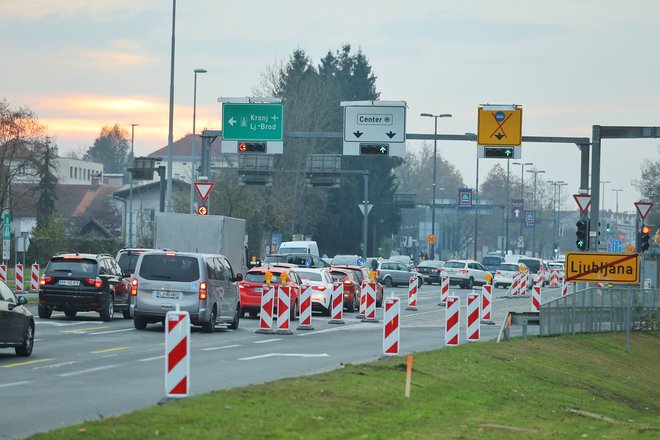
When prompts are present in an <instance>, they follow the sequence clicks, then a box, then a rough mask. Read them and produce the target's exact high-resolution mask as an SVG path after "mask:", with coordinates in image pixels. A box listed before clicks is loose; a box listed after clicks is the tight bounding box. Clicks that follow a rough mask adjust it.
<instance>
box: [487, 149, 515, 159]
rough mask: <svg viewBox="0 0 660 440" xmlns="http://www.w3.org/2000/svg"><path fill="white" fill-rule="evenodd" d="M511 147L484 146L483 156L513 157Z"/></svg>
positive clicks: (495, 157) (496, 157)
mask: <svg viewBox="0 0 660 440" xmlns="http://www.w3.org/2000/svg"><path fill="white" fill-rule="evenodd" d="M513 157H514V154H513V147H484V158H487V159H488V158H494V159H513Z"/></svg>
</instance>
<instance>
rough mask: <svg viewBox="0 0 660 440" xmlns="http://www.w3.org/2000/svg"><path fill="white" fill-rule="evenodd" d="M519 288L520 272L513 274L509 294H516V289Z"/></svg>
mask: <svg viewBox="0 0 660 440" xmlns="http://www.w3.org/2000/svg"><path fill="white" fill-rule="evenodd" d="M519 289H520V272H516V273H514V274H513V281H512V282H511V295H512V296H518V290H519Z"/></svg>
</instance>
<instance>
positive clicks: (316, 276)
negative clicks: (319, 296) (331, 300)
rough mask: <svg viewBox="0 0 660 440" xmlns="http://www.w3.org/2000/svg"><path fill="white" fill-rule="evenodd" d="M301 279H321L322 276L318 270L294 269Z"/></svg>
mask: <svg viewBox="0 0 660 440" xmlns="http://www.w3.org/2000/svg"><path fill="white" fill-rule="evenodd" d="M296 273H297V274H298V275H299V276H300V279H302V280H303V281H323V277H322V276H321V274H320V273H318V272H305V271H301V270H300V271H296Z"/></svg>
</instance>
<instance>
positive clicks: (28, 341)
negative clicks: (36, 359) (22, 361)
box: [15, 322, 34, 356]
mask: <svg viewBox="0 0 660 440" xmlns="http://www.w3.org/2000/svg"><path fill="white" fill-rule="evenodd" d="M32 347H34V323H32V322H29V323H28V326H27V329H25V335H23V344H21V345H19V346H18V347H16V348H15V350H16V354H17V355H18V356H30V355H31V354H32Z"/></svg>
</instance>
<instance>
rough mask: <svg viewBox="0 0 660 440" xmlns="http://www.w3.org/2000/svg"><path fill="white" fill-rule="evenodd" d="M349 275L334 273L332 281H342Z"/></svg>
mask: <svg viewBox="0 0 660 440" xmlns="http://www.w3.org/2000/svg"><path fill="white" fill-rule="evenodd" d="M347 276H348V275H346V274H345V273H344V272H332V279H333V280H334V281H341V280H343V279H345V278H346V277H347Z"/></svg>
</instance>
